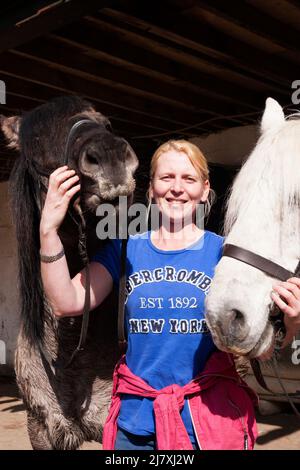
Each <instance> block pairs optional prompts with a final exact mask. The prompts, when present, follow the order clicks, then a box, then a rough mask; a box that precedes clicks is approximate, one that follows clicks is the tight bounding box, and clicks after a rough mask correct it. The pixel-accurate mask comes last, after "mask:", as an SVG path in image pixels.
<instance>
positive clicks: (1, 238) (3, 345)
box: [0, 182, 19, 375]
mask: <svg viewBox="0 0 300 470" xmlns="http://www.w3.org/2000/svg"><path fill="white" fill-rule="evenodd" d="M18 330H19V302H18V289H17V258H16V240H15V236H14V230H13V227H12V221H11V214H10V208H9V202H8V183H6V182H5V183H0V374H1V375H2V374H11V373H12V371H13V363H14V350H15V346H16V339H17V334H18Z"/></svg>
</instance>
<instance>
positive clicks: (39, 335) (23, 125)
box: [1, 96, 137, 449]
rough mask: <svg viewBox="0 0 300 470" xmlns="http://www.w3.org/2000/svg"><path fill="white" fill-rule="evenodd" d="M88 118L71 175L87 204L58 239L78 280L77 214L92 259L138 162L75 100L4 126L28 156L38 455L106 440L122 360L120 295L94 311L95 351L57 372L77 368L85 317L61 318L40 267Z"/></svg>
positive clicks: (21, 195) (19, 186) (27, 382)
mask: <svg viewBox="0 0 300 470" xmlns="http://www.w3.org/2000/svg"><path fill="white" fill-rule="evenodd" d="M81 119H89V120H91V121H93V122H96V123H97V124H98V125H96V126H94V125H93V126H92V127H91V128H86V127H85V126H81V127H78V130H77V131H76V132H77V134H76V136H75V138H74V139H73V141H72V142H73V143H72V146H71V149H70V155H69V156H68V165H69V167H71V168H74V169H75V170H76V172H77V173H78V174H79V176H80V180H81V192H80V196H79V198H77V199H75V200H73V201H71V204H70V206H71V209H70V212H69V213H68V214H67V215H66V217H65V220H64V222H63V224H62V226H61V229H60V232H59V235H60V237H61V239H62V242H63V245H64V248H65V252H66V257H67V262H68V266H69V270H70V274H71V277H73V276H74V275H75V274H76V273H77V272H78V271H80V270H81V268H82V267H83V266H82V261H81V258H80V256H79V254H78V226H77V223H76V222H77V220H78V217H77V216H78V214H79V213H81V214H83V215H84V218H85V221H86V225H87V244H88V252H89V256H92V254H93V253H94V252H95V251H96V250H98V249H99V248H100V246H101V243H100V242H99V240H98V239H97V237H96V230H95V226H96V222H97V219H96V216H95V211H96V208H97V206H98V205H99V204H101V202H103V201H105V202H109V201H112V202H113V203H114V204H117V198H118V196H119V195H123V196H124V195H125V196H128V197H130V196H131V195H132V193H133V191H134V188H135V181H134V178H133V175H134V172H135V170H136V168H137V158H136V156H135V154H134V152H133V150H132V149H131V147H130V146H129V144H128V143H127V142H126V141H125V140H124V139H121V138H120V137H117V136H115V135H114V133H113V132H112V130H111V127H110V123H109V121H108V119H107V118H105V117H104V116H103V115H102V114H100V113H97V112H96V111H95V109H94V108H93V107H92V106H91V104H90V103H88V102H86V101H84V100H82V99H80V98H78V97H75V96H70V97H60V98H57V99H54V100H53V101H50V102H48V103H46V104H43V105H41V106H39V107H38V108H36V109H34V110H32V111H31V112H29V113H27V114H25V115H24V116H22V117H17V116H14V117H10V118H5V117H2V118H1V125H2V130H3V132H4V134H5V135H6V138H7V139H8V141H9V145H10V146H11V147H14V148H18V149H19V151H20V158H19V159H18V160H17V162H16V164H15V167H14V169H13V172H12V176H11V195H12V206H13V214H14V221H15V226H16V236H17V240H18V256H19V289H20V303H21V305H20V306H21V320H22V326H21V330H20V333H19V338H18V345H17V352H16V362H15V367H16V376H17V383H18V386H19V389H20V392H21V394H22V397H23V400H24V403H25V406H26V409H27V417H28V433H29V437H30V441H31V444H32V447H33V448H34V449H77V448H78V447H79V446H80V445H81V444H82V443H83V442H84V441H91V440H95V441H99V442H101V437H102V426H103V422H104V419H105V417H106V414H107V410H108V405H109V401H110V396H111V378H112V371H113V366H114V364H115V362H116V360H117V358H118V350H117V345H116V344H117V341H116V335H115V324H116V309H114V308H113V306H112V297H111V298H110V299H108V301H106V302H105V305H102V307H101V312H99V311H97V312H96V311H95V312H92V313H91V317H90V325H89V330H88V336H87V341H86V347H85V349H84V350H83V351H80V352H79V353H78V354H77V355H76V357H75V359H74V361H73V362H72V363H71V365H70V366H69V367H67V368H64V367H53V366H52V365H51V360H53V361H54V362H55V361H56V363H60V364H66V363H67V362H68V359H69V358H70V356H71V354H72V352H73V351H74V349H75V348H76V346H77V343H78V340H79V335H80V328H81V322H82V318H81V317H75V318H62V319H60V320H58V319H57V318H55V317H54V316H53V314H52V312H51V308H50V306H49V305H48V303H47V299H45V296H44V293H43V287H42V282H41V275H40V260H39V248H40V242H39V223H40V214H41V209H42V206H43V201H44V200H45V188H47V184H48V176H47V175H49V173H51V171H53V170H54V169H55V168H57V167H59V166H62V165H63V164H64V158H65V147H66V142H67V138H68V135H69V132H70V129H71V127H72V126H73V125H74V123H76V122H77V121H79V120H81ZM99 282H100V281H99ZM57 288H58V289H59V285H58V286H57ZM39 345H41V347H39ZM43 350H44V352H45V354H43V353H42V351H43ZM49 357H50V361H49ZM46 358H48V360H47V359H46Z"/></svg>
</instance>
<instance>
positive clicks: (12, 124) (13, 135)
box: [0, 115, 21, 150]
mask: <svg viewBox="0 0 300 470" xmlns="http://www.w3.org/2000/svg"><path fill="white" fill-rule="evenodd" d="M20 123H21V117H20V116H11V117H6V116H2V115H0V128H1V129H2V132H3V134H4V135H5V137H6V139H7V141H8V147H10V148H12V149H16V150H19V148H20V145H19V130H20Z"/></svg>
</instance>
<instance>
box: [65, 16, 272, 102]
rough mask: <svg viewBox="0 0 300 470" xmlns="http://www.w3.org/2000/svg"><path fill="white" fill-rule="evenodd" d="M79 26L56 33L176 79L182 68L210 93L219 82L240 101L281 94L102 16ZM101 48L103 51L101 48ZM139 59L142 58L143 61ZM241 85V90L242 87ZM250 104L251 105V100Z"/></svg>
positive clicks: (86, 18) (269, 84)
mask: <svg viewBox="0 0 300 470" xmlns="http://www.w3.org/2000/svg"><path fill="white" fill-rule="evenodd" d="M85 23H86V24H85ZM80 25H81V26H79V25H77V26H76V27H75V28H74V25H71V26H68V27H66V28H64V29H63V31H61V30H60V31H59V32H58V34H59V35H61V34H62V35H63V36H65V37H68V35H69V37H73V38H76V37H77V40H78V39H79V41H80V42H82V44H85V45H87V46H89V47H92V48H99V49H100V50H107V51H109V50H110V51H111V52H110V53H111V55H114V56H116V57H121V58H122V57H124V58H125V60H126V59H127V60H130V57H131V58H132V59H131V61H133V62H135V63H139V64H143V63H144V62H145V59H146V60H147V59H148V60H147V62H148V67H149V68H151V66H152V67H153V66H156V63H158V65H157V68H158V69H159V70H165V68H166V66H167V69H168V70H169V74H171V75H174V76H176V72H178V68H181V69H183V70H184V75H185V76H186V74H188V75H187V76H189V77H190V76H193V75H195V74H197V82H196V83H201V81H203V80H205V79H206V80H207V83H209V81H210V82H211V86H210V87H208V88H209V89H210V90H214V89H216V90H218V89H219V87H220V80H222V83H224V86H225V87H226V89H228V94H229V96H230V95H232V96H234V95H237V96H238V97H239V98H240V97H243V94H244V95H245V93H247V92H248V96H249V94H250V93H251V90H255V91H256V93H259V92H260V93H263V92H265V90H267V89H268V90H270V89H271V90H273V91H274V92H279V93H280V91H281V88H280V87H279V86H278V85H276V84H275V83H272V82H270V83H267V82H266V81H264V80H261V79H260V80H258V79H255V78H252V77H250V76H249V75H248V74H246V73H241V72H238V71H235V70H234V69H233V68H232V67H228V66H222V64H220V63H218V62H212V60H211V59H209V58H208V56H207V55H206V56H204V54H200V53H199V52H196V51H189V52H187V51H182V50H180V48H179V47H177V46H176V47H174V44H172V45H171V44H169V45H167V44H164V41H162V40H158V39H156V40H154V39H152V38H151V39H150V38H149V37H148V36H147V34H146V33H144V34H142V33H141V32H139V34H137V33H135V32H131V31H129V30H128V28H127V29H126V27H124V26H123V27H120V26H118V25H116V24H114V20H113V19H108V18H105V20H104V19H103V18H102V15H101V13H98V14H97V16H96V15H94V16H93V17H91V16H89V17H85V18H84V20H82V21H81V22H80ZM70 35H71V36H70ZM114 44H117V45H118V48H117V49H118V50H116V48H114V47H113V46H114ZM120 44H122V47H120ZM103 47H104V49H102V48H103ZM126 51H130V56H129V54H128V55H126ZM142 57H144V61H143V59H142ZM147 62H146V64H147ZM149 62H150V65H149ZM163 62H164V63H165V66H164V65H163ZM146 66H147V65H146ZM170 70H172V71H173V70H174V73H172V72H171V73H170ZM181 78H182V77H181ZM199 79H200V80H199ZM241 83H242V84H243V87H241ZM246 96H247V95H246ZM252 99H253V97H252ZM249 102H251V99H250V100H249Z"/></svg>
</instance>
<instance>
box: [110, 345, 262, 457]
mask: <svg viewBox="0 0 300 470" xmlns="http://www.w3.org/2000/svg"><path fill="white" fill-rule="evenodd" d="M122 393H126V394H132V395H137V396H142V397H148V398H153V399H154V402H153V407H154V414H155V427H156V429H155V431H156V444H157V450H192V449H193V446H192V443H191V441H190V438H189V436H188V433H187V431H186V429H185V426H184V423H183V421H182V419H181V416H180V410H181V409H182V407H183V405H184V399H185V398H187V399H188V401H189V408H190V412H191V416H192V421H193V425H194V429H195V433H196V436H197V441H198V444H199V447H200V448H201V449H203V450H222V449H223V450H224V449H228V450H242V449H253V447H254V443H255V439H256V437H257V429H256V421H255V415H254V406H253V405H255V404H256V403H257V397H256V395H255V393H254V392H253V391H252V390H251V389H250V388H249V387H248V386H247V384H246V383H245V382H244V381H243V380H242V379H241V378H240V377H239V375H238V374H237V372H236V369H235V366H234V361H233V359H232V357H231V356H230V355H229V354H226V353H224V352H221V351H217V352H215V353H213V354H212V355H211V357H210V358H209V360H208V361H207V364H206V367H205V369H204V370H203V372H201V374H199V375H198V376H197V377H196V378H195V379H193V380H191V382H189V383H188V384H186V385H184V386H183V387H180V386H179V385H176V384H172V385H169V386H167V387H165V388H163V389H161V390H155V389H154V388H152V387H151V386H150V385H148V384H147V383H146V382H145V381H144V380H142V379H141V378H140V377H137V376H136V375H134V374H133V373H132V372H131V371H130V369H129V368H128V367H127V365H126V363H125V356H123V357H122V358H121V359H120V361H119V362H118V364H117V365H116V368H115V371H114V375H113V392H112V402H111V406H110V410H109V414H108V417H107V420H106V423H105V426H104V431H103V449H104V450H113V449H114V445H115V440H116V435H117V419H118V415H119V411H120V407H121V394H122Z"/></svg>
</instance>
